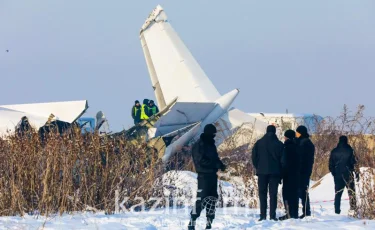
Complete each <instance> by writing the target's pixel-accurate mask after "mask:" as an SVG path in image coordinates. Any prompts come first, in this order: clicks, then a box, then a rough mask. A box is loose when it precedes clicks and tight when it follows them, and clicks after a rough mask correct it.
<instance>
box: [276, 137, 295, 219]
mask: <svg viewBox="0 0 375 230" xmlns="http://www.w3.org/2000/svg"><path fill="white" fill-rule="evenodd" d="M295 137H296V133H295V132H294V131H293V130H287V131H286V132H285V133H284V138H285V142H284V151H283V155H282V157H281V166H282V179H283V189H282V193H283V200H284V206H285V210H286V215H285V216H282V217H280V218H279V220H286V219H289V218H294V219H297V218H298V182H299V172H300V159H299V155H298V154H297V146H296V143H295Z"/></svg>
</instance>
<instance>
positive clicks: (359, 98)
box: [0, 0, 375, 130]
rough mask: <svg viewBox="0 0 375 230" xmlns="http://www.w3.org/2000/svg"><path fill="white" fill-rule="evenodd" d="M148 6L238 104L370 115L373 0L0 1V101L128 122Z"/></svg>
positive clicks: (140, 91)
mask: <svg viewBox="0 0 375 230" xmlns="http://www.w3.org/2000/svg"><path fill="white" fill-rule="evenodd" d="M157 4H161V5H162V6H163V7H164V9H165V11H166V13H167V15H168V17H169V21H170V23H171V24H172V26H173V27H174V29H175V30H176V31H177V32H178V33H179V35H180V37H181V38H182V40H183V41H184V42H185V43H186V45H187V46H188V48H189V49H190V50H191V52H192V53H193V55H194V56H195V57H196V59H197V60H198V62H199V63H200V64H201V66H202V68H203V69H204V70H205V72H206V73H207V75H208V76H209V78H210V79H211V81H212V82H213V83H214V84H215V86H216V87H217V88H218V90H219V92H220V93H222V94H224V93H226V92H228V91H230V90H232V89H234V88H240V89H241V93H240V95H239V97H238V98H237V100H236V102H235V106H236V107H238V108H239V109H241V110H243V111H246V112H281V113H283V112H285V110H286V109H288V110H289V112H296V113H316V114H320V115H323V116H325V115H338V114H339V113H340V111H341V108H342V106H343V104H348V105H349V106H351V108H352V109H355V107H356V106H357V105H358V104H364V105H366V106H367V115H369V116H375V103H374V96H373V95H374V93H373V92H374V86H375V84H374V83H375V1H374V0H330V1H327V0H314V1H300V0H284V1H276V0H275V1H265V0H262V1H259V0H233V1H228V0H225V1H219V0H210V1H209V0H194V1H193V0H189V1H187V0H184V1H183V0H158V1H156V0H132V1H130V0H126V1H125V0H117V1H115V0H112V1H103V0H79V1H77V0H64V1H62V0H60V1H58V0H54V1H51V0H33V1H30V0H0V80H1V81H0V104H16V103H32V102H48V101H65V100H80V99H87V100H88V101H89V106H90V109H89V111H90V112H89V115H93V114H95V113H96V112H97V111H98V110H102V111H104V113H105V114H106V115H107V118H108V120H109V122H110V126H111V128H112V129H114V130H119V129H121V128H123V127H125V128H127V127H129V126H130V125H131V124H132V120H131V117H130V109H131V107H132V105H133V103H134V100H135V99H139V100H142V99H143V98H154V94H153V90H152V87H151V82H150V79H149V75H148V72H147V67H146V64H145V60H144V57H143V52H142V49H141V45H140V41H139V37H138V36H139V29H140V27H141V26H142V24H143V22H144V21H145V19H146V18H147V16H148V15H149V13H150V12H151V11H152V9H153V8H154V7H155V6H156V5H157ZM6 50H9V52H6Z"/></svg>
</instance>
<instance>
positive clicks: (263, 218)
mask: <svg viewBox="0 0 375 230" xmlns="http://www.w3.org/2000/svg"><path fill="white" fill-rule="evenodd" d="M263 220H266V217H264V216H260V218H259V220H258V221H263Z"/></svg>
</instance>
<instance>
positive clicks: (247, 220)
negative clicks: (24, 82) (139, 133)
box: [0, 169, 375, 230]
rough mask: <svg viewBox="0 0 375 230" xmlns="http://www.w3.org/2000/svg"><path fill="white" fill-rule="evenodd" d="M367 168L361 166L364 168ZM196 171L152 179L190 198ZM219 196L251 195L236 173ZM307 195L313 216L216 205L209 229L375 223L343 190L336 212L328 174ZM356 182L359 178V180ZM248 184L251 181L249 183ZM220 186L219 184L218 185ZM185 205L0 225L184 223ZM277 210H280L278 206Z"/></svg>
mask: <svg viewBox="0 0 375 230" xmlns="http://www.w3.org/2000/svg"><path fill="white" fill-rule="evenodd" d="M365 170H366V169H361V171H362V172H365ZM196 177H197V175H196V174H195V173H192V172H187V171H172V172H168V173H166V174H165V175H164V176H163V178H162V180H161V181H156V182H155V185H160V186H163V187H164V195H165V196H173V197H178V198H181V200H186V201H189V202H188V203H187V204H191V203H192V200H191V199H195V193H196V189H197V188H196V183H197V182H196ZM219 184H220V185H221V191H222V194H223V197H224V198H232V199H234V198H235V197H237V198H239V197H242V201H244V202H250V201H253V200H254V199H256V198H254V197H250V196H248V195H247V193H246V188H247V186H245V185H244V182H243V181H242V180H241V178H239V177H233V178H231V180H230V181H219ZM312 184H313V185H312V186H311V189H310V199H311V206H312V217H308V218H305V219H303V220H286V221H278V222H274V221H263V222H258V221H257V220H258V218H259V210H258V209H251V208H247V207H230V208H219V209H218V210H217V213H216V219H215V221H214V223H213V229H323V228H324V229H375V220H359V219H354V218H350V217H348V215H347V214H348V209H349V203H348V200H347V198H348V195H347V192H346V191H345V192H344V194H343V197H342V198H343V199H342V202H341V203H342V208H341V209H342V213H341V215H336V214H335V213H334V208H333V202H332V200H333V198H334V184H333V178H332V176H331V175H330V174H328V175H326V176H325V177H323V178H322V179H321V180H319V181H317V182H315V183H312ZM360 184H361V182H360V183H359V185H360ZM251 186H252V185H250V187H251ZM219 187H220V186H219ZM190 210H191V207H190V205H186V206H185V207H183V208H179V209H172V208H170V209H167V208H164V209H158V210H155V211H143V212H125V213H120V214H116V215H105V214H104V213H95V214H94V213H91V212H81V213H76V214H72V215H69V214H64V215H62V216H58V215H56V216H52V217H48V218H46V217H43V216H39V217H38V216H30V215H27V216H24V217H0V230H1V229H46V230H49V229H147V230H149V229H150V230H151V229H187V224H188V222H189V212H190ZM204 215H205V214H204V213H202V215H201V218H199V219H198V221H197V228H196V229H204V227H205V218H204ZM277 215H278V216H281V215H284V211H283V210H278V211H277Z"/></svg>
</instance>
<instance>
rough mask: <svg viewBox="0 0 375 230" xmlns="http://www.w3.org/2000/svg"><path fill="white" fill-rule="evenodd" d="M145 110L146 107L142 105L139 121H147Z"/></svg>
mask: <svg viewBox="0 0 375 230" xmlns="http://www.w3.org/2000/svg"><path fill="white" fill-rule="evenodd" d="M145 109H147V110H148V107H147V105H142V109H141V120H147V119H148V116H147V113H146V111H145Z"/></svg>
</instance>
